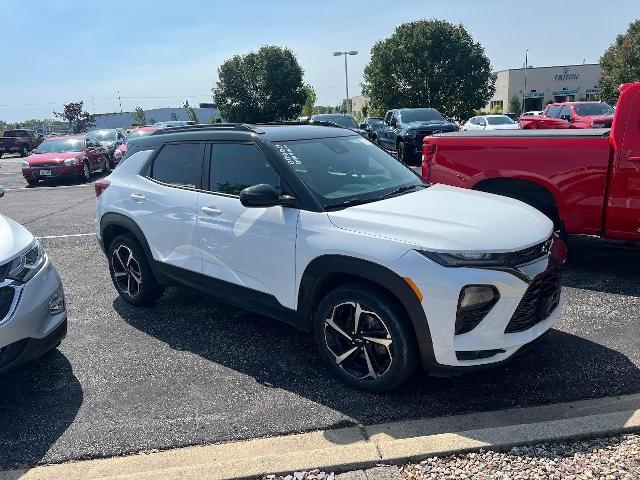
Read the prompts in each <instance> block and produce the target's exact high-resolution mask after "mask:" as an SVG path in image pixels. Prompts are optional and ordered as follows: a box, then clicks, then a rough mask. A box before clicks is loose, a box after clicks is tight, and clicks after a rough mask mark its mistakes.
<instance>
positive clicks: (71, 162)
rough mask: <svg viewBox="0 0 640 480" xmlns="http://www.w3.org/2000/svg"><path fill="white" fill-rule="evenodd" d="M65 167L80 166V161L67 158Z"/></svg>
mask: <svg viewBox="0 0 640 480" xmlns="http://www.w3.org/2000/svg"><path fill="white" fill-rule="evenodd" d="M64 164H65V165H77V164H78V159H77V158H67V159H66V160H65V161H64Z"/></svg>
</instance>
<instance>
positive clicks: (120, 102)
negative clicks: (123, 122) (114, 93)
mask: <svg viewBox="0 0 640 480" xmlns="http://www.w3.org/2000/svg"><path fill="white" fill-rule="evenodd" d="M118 103H119V104H120V113H121V114H122V100H121V99H120V90H118Z"/></svg>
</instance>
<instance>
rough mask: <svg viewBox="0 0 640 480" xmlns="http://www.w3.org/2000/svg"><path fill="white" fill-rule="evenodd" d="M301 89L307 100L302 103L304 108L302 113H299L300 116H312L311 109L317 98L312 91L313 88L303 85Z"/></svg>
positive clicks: (306, 84)
mask: <svg viewBox="0 0 640 480" xmlns="http://www.w3.org/2000/svg"><path fill="white" fill-rule="evenodd" d="M303 88H304V91H305V94H306V95H307V99H306V100H305V101H304V106H303V107H302V112H301V113H300V115H303V116H308V115H313V107H314V105H315V104H316V100H317V99H318V96H317V95H316V91H315V90H314V89H313V87H312V86H311V85H309V84H308V83H305V84H304V86H303Z"/></svg>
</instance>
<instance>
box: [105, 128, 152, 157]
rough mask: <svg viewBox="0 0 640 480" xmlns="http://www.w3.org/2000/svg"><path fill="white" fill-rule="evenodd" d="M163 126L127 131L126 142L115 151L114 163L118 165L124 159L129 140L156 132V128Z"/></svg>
mask: <svg viewBox="0 0 640 480" xmlns="http://www.w3.org/2000/svg"><path fill="white" fill-rule="evenodd" d="M161 128H162V127H152V126H150V127H138V128H134V129H133V130H130V131H129V133H127V136H126V138H125V139H124V143H123V144H122V145H120V146H119V147H118V148H116V150H115V152H113V165H114V166H115V165H117V164H118V163H119V162H120V160H122V157H124V156H125V154H126V153H127V142H128V141H129V140H132V139H134V138H140V137H145V136H147V135H150V134H152V133H153V132H155V131H156V130H160V129H161Z"/></svg>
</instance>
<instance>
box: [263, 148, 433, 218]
mask: <svg viewBox="0 0 640 480" xmlns="http://www.w3.org/2000/svg"><path fill="white" fill-rule="evenodd" d="M275 145H276V148H277V149H278V150H279V152H280V154H281V155H282V157H283V158H284V159H285V161H286V162H287V163H288V164H289V165H291V168H293V169H294V170H295V172H296V173H297V174H298V176H299V177H300V178H301V179H302V181H303V182H304V183H305V184H306V185H307V187H309V189H310V190H311V191H312V192H313V194H314V195H315V196H316V198H317V199H318V201H319V202H320V204H322V205H323V207H325V208H327V209H331V208H340V207H344V206H348V205H347V204H348V203H349V202H350V201H353V202H354V203H355V202H356V201H357V203H366V202H372V201H375V200H379V199H380V197H382V196H384V195H389V194H390V193H391V192H394V191H395V190H396V189H398V188H400V187H411V186H414V187H416V188H418V187H421V186H423V185H425V183H424V182H423V181H422V179H421V178H420V177H418V176H417V175H416V174H414V173H413V172H412V171H411V170H410V169H409V168H407V167H405V166H404V165H402V164H401V163H400V162H398V161H397V160H396V159H395V158H394V157H392V156H391V155H389V154H388V153H386V152H385V151H384V150H382V149H380V148H378V147H376V146H375V145H374V144H372V143H371V142H369V141H368V140H366V139H364V138H362V137H360V136H349V137H337V138H318V139H312V140H296V141H288V142H280V143H276V144H275ZM343 204H344V205H343Z"/></svg>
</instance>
